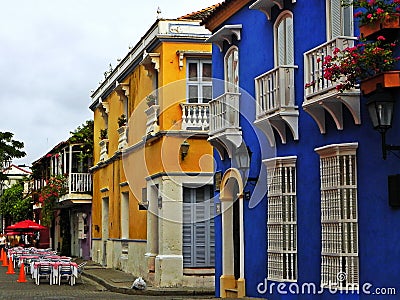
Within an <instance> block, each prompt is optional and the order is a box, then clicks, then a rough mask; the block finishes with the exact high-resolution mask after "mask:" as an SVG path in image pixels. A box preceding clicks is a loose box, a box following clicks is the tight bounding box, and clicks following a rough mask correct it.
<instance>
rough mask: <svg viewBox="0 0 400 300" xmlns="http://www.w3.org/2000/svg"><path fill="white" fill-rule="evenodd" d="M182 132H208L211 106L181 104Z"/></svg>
mask: <svg viewBox="0 0 400 300" xmlns="http://www.w3.org/2000/svg"><path fill="white" fill-rule="evenodd" d="M181 107H182V130H208V128H209V114H210V106H209V105H208V104H205V103H204V104H202V103H181Z"/></svg>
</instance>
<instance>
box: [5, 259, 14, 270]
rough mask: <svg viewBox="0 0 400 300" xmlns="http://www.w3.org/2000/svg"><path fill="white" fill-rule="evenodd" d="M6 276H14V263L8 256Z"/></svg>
mask: <svg viewBox="0 0 400 300" xmlns="http://www.w3.org/2000/svg"><path fill="white" fill-rule="evenodd" d="M6 274H15V271H14V263H13V260H12V257H11V256H10V259H9V261H8V270H7V272H6Z"/></svg>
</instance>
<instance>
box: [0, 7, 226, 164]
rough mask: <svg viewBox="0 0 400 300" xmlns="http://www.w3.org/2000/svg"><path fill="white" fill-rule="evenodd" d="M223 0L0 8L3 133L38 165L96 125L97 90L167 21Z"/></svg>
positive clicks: (0, 121)
mask: <svg viewBox="0 0 400 300" xmlns="http://www.w3.org/2000/svg"><path fill="white" fill-rule="evenodd" d="M218 2H221V1H218V0H197V1H196V0H143V1H138V0H114V1H110V0H109V1H106V0H69V1H66V0H64V1H61V0H19V1H6V0H0V3H1V12H2V14H1V18H0V71H1V72H0V86H1V89H0V109H1V118H0V131H10V132H13V133H14V139H16V140H18V141H21V142H24V143H25V148H24V150H25V152H26V153H27V156H26V157H25V158H23V159H19V160H15V161H14V163H16V164H27V165H31V163H32V162H33V161H35V160H37V159H38V158H40V157H41V156H43V155H44V154H45V153H46V152H47V151H49V150H50V149H51V148H53V146H54V145H56V144H58V143H59V142H60V141H63V140H66V139H68V137H69V136H70V134H69V132H70V131H73V130H74V129H75V128H76V127H78V126H79V125H81V124H83V123H84V122H85V121H86V120H88V119H92V118H93V115H92V111H91V110H90V109H89V105H90V103H91V98H90V90H92V89H96V87H97V86H98V83H99V81H100V80H101V79H102V78H104V75H103V73H104V71H106V70H108V66H109V64H110V63H111V64H112V65H113V66H115V65H116V61H117V58H123V57H124V56H125V55H126V54H127V53H128V47H129V46H130V45H132V46H133V45H135V44H136V43H137V42H138V41H139V40H140V38H141V37H142V36H143V35H144V34H145V32H146V31H147V29H148V28H149V27H150V26H151V25H152V24H153V23H154V21H155V20H156V17H157V13H156V12H157V8H158V7H160V9H161V17H163V18H177V17H180V16H182V15H185V14H187V13H190V12H193V11H198V10H200V9H202V8H206V7H208V6H210V5H213V4H216V3H218Z"/></svg>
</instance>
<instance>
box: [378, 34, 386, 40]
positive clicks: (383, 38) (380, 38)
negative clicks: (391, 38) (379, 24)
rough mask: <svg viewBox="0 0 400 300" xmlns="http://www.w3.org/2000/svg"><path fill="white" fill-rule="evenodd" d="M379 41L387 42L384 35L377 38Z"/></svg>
mask: <svg viewBox="0 0 400 300" xmlns="http://www.w3.org/2000/svg"><path fill="white" fill-rule="evenodd" d="M376 39H377V40H378V41H385V40H386V39H385V37H384V36H383V35H380V36H378V37H377V38H376Z"/></svg>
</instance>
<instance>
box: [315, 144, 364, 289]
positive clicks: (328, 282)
mask: <svg viewBox="0 0 400 300" xmlns="http://www.w3.org/2000/svg"><path fill="white" fill-rule="evenodd" d="M357 148H358V143H345V144H334V145H328V146H324V147H320V148H317V149H315V151H316V152H317V153H318V154H319V155H320V178H321V229H322V232H321V287H323V288H330V287H332V285H334V286H335V288H337V289H340V290H358V288H359V258H358V213H357V156H356V151H357Z"/></svg>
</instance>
